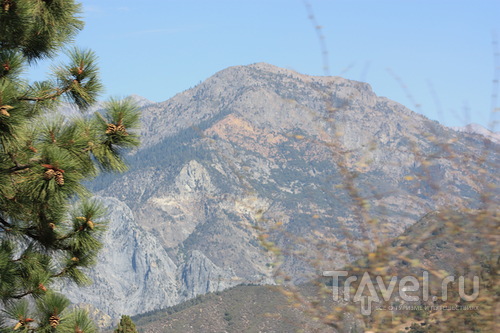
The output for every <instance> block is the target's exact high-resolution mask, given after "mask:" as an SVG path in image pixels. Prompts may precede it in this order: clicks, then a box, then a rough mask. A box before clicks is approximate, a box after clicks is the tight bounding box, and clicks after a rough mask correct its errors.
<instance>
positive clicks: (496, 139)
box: [452, 124, 500, 143]
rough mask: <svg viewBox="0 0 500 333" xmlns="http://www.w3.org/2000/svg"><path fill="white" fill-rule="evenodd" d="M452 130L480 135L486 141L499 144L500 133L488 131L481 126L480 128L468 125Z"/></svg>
mask: <svg viewBox="0 0 500 333" xmlns="http://www.w3.org/2000/svg"><path fill="white" fill-rule="evenodd" d="M452 128H453V129H454V130H455V131H458V132H465V133H472V134H481V135H482V136H484V137H485V138H486V139H488V140H491V141H493V142H495V143H500V133H498V132H493V131H490V130H489V129H487V128H484V127H483V126H481V125H479V124H468V125H467V126H463V127H452Z"/></svg>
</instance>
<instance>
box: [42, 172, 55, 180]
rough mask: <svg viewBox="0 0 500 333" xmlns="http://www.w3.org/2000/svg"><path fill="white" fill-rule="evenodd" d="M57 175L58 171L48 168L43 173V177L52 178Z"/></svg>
mask: <svg viewBox="0 0 500 333" xmlns="http://www.w3.org/2000/svg"><path fill="white" fill-rule="evenodd" d="M55 175H56V172H55V171H54V169H48V170H46V171H45V172H44V173H43V179H45V180H51V179H52V178H54V176H55Z"/></svg>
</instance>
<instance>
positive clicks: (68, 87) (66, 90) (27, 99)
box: [17, 85, 71, 102]
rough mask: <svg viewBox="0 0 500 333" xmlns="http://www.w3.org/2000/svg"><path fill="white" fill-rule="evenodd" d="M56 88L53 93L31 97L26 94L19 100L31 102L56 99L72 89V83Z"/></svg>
mask: <svg viewBox="0 0 500 333" xmlns="http://www.w3.org/2000/svg"><path fill="white" fill-rule="evenodd" d="M54 90H55V91H56V92H54V93H53V94H50V95H46V96H43V97H29V96H26V95H25V96H21V97H18V98H17V100H19V101H29V102H43V101H46V100H49V99H55V98H57V97H60V96H61V95H62V94H64V93H67V92H69V91H71V85H69V86H67V87H66V88H63V89H59V88H56V89H54Z"/></svg>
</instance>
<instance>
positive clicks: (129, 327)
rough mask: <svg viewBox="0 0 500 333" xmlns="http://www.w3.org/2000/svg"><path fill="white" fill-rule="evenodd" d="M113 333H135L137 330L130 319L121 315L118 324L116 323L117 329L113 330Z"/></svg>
mask: <svg viewBox="0 0 500 333" xmlns="http://www.w3.org/2000/svg"><path fill="white" fill-rule="evenodd" d="M114 333H137V329H136V327H135V324H134V322H133V321H132V318H130V317H129V316H126V315H123V316H122V317H121V318H120V322H119V323H118V327H117V328H116V329H115V331H114Z"/></svg>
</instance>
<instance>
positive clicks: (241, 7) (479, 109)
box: [32, 0, 500, 130]
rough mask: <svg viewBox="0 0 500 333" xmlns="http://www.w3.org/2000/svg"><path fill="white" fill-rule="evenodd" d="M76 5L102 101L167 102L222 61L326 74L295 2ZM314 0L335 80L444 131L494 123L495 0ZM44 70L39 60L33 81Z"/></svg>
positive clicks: (146, 0)
mask: <svg viewBox="0 0 500 333" xmlns="http://www.w3.org/2000/svg"><path fill="white" fill-rule="evenodd" d="M81 2H82V3H83V6H84V13H83V16H84V20H85V21H86V27H85V29H84V30H83V31H82V32H81V33H80V35H79V36H78V38H77V40H76V44H77V45H78V46H81V47H85V48H91V49H93V50H94V51H95V52H96V53H97V54H98V55H99V57H100V64H101V69H102V79H103V81H104V84H105V86H106V93H105V95H104V96H103V98H105V97H106V96H110V95H111V96H118V97H123V96H127V95H130V94H137V95H141V96H143V97H146V98H148V99H150V100H152V101H157V102H159V101H164V100H167V99H168V98H170V97H172V96H173V95H175V94H176V93H179V92H182V91H184V90H186V89H188V88H190V87H193V86H195V85H196V84H198V83H199V82H200V81H203V80H205V79H206V78H208V77H209V76H211V75H213V74H214V73H216V72H217V71H219V70H222V69H224V68H226V67H229V66H234V65H246V64H251V63H256V62H268V63H271V64H274V65H277V66H280V67H284V68H290V69H294V70H296V71H298V72H300V73H304V74H311V75H323V74H324V73H325V72H324V70H323V63H322V53H321V47H320V43H319V40H318V37H317V35H316V31H315V29H314V28H313V24H312V22H311V20H310V19H309V18H308V11H307V8H306V6H305V5H304V2H303V1H302V0H157V1H153V0H141V1H131V0H84V1H81ZM309 3H310V5H311V6H312V9H313V11H314V13H315V17H316V21H317V22H318V23H319V24H320V25H321V26H322V29H321V31H322V34H323V35H324V37H325V42H326V45H327V50H328V62H329V73H330V74H331V75H340V76H343V77H346V78H349V79H354V80H361V81H365V82H368V83H369V84H371V86H372V88H373V90H374V91H375V93H377V94H378V95H381V96H387V97H389V98H391V99H393V100H395V101H397V102H400V103H402V104H404V105H406V106H408V107H409V108H410V109H413V110H416V111H418V112H421V113H423V114H425V115H426V116H428V117H429V118H431V119H435V120H438V121H440V122H441V123H444V124H446V125H449V126H458V125H463V124H464V123H468V122H476V123H480V124H482V125H483V126H488V124H489V123H490V122H491V120H492V118H491V115H492V93H493V90H494V89H493V88H494V86H493V78H494V76H495V75H494V71H495V65H494V60H493V59H494V56H493V54H494V52H493V47H492V41H493V40H494V39H495V38H494V37H493V36H494V34H495V33H496V34H497V39H500V1H499V0H467V1H465V0H432V1H428V0H310V1H309ZM497 65H498V64H497ZM43 71H45V67H44V65H42V64H41V65H39V66H38V70H37V74H36V75H34V76H33V77H32V78H35V79H39V78H41V76H40V75H41V74H40V73H41V72H43ZM396 77H399V78H400V80H401V81H402V82H404V84H405V85H406V86H407V88H408V91H409V92H410V94H411V96H412V98H409V97H408V92H405V91H404V90H403V88H402V87H401V84H400V82H398V79H397V78H396ZM497 79H498V77H497ZM415 103H418V104H420V105H421V106H419V107H416V106H415ZM496 106H497V107H498V103H497V105H496ZM497 114H498V112H497ZM498 119H499V118H498V116H497V118H496V120H497V121H498ZM489 127H490V128H491V126H489ZM495 129H496V130H498V128H497V127H495Z"/></svg>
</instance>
